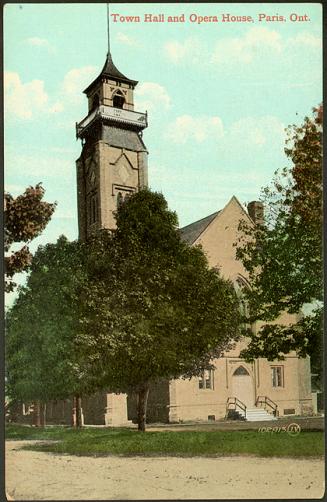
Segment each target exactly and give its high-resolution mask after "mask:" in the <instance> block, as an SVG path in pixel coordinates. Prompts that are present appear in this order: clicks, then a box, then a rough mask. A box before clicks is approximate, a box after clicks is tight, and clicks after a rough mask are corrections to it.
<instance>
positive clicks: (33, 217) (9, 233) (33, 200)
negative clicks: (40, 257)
mask: <svg viewBox="0 0 327 502" xmlns="http://www.w3.org/2000/svg"><path fill="white" fill-rule="evenodd" d="M44 193H45V190H44V188H43V187H42V184H41V183H38V184H37V185H36V186H35V187H32V186H30V187H28V188H26V190H25V192H24V193H23V194H22V195H18V197H13V196H12V195H11V194H10V193H5V196H4V221H5V243H4V244H5V253H6V256H5V274H6V281H5V290H6V292H7V293H8V292H10V291H13V289H14V288H15V286H16V284H15V282H14V281H13V276H14V275H15V274H16V273H18V272H24V271H26V270H27V269H28V268H29V266H30V264H31V260H32V255H31V253H30V250H29V247H28V244H29V243H30V242H31V241H32V240H33V239H34V238H35V237H37V236H38V235H40V234H41V233H42V232H43V230H44V229H45V227H46V226H47V224H48V222H49V221H50V219H51V216H52V214H53V212H54V210H55V207H56V203H49V202H45V201H44V200H42V199H43V196H44ZM14 243H25V245H23V246H22V247H21V248H20V249H19V250H17V251H12V250H11V248H12V245H13V244H14Z"/></svg>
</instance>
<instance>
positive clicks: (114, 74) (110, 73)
mask: <svg viewBox="0 0 327 502" xmlns="http://www.w3.org/2000/svg"><path fill="white" fill-rule="evenodd" d="M102 78H108V79H113V80H119V81H120V82H126V83H127V84H132V86H133V87H135V86H136V84H137V83H138V82H137V80H131V79H130V78H128V77H126V76H125V75H124V74H123V73H121V72H120V71H119V70H118V69H117V68H116V66H115V65H114V63H113V60H112V57H111V54H110V52H108V54H107V58H106V62H105V63H104V67H103V68H102V70H101V73H100V75H98V77H97V78H96V79H95V80H93V82H92V83H91V84H90V85H89V86H88V87H87V88H86V89H85V91H84V93H85V94H87V93H88V92H89V90H90V89H91V88H92V87H93V86H94V85H95V84H97V83H98V82H99V80H101V79H102Z"/></svg>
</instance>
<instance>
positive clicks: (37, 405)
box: [33, 401, 41, 427]
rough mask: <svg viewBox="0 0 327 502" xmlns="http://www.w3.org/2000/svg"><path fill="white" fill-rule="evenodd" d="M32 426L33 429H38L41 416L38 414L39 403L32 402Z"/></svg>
mask: <svg viewBox="0 0 327 502" xmlns="http://www.w3.org/2000/svg"><path fill="white" fill-rule="evenodd" d="M33 418H34V425H35V427H40V425H41V414H40V401H34V417H33Z"/></svg>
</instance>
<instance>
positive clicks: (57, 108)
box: [49, 101, 65, 113]
mask: <svg viewBox="0 0 327 502" xmlns="http://www.w3.org/2000/svg"><path fill="white" fill-rule="evenodd" d="M64 109H65V107H64V105H63V103H61V102H60V101H56V102H55V103H53V105H52V106H51V107H50V108H49V112H50V113H60V112H62V111H64Z"/></svg>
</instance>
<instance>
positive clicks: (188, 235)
mask: <svg viewBox="0 0 327 502" xmlns="http://www.w3.org/2000/svg"><path fill="white" fill-rule="evenodd" d="M218 213H220V211H216V212H215V213H213V214H210V215H209V216H206V217H205V218H202V219H201V220H198V221H195V222H194V223H190V225H186V227H183V228H181V229H180V234H181V237H182V239H183V241H185V242H188V244H193V242H195V241H196V239H197V238H198V237H199V236H200V235H201V234H202V232H204V230H205V229H206V228H207V226H208V225H210V223H211V222H212V220H214V219H215V217H216V216H217V214H218Z"/></svg>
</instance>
